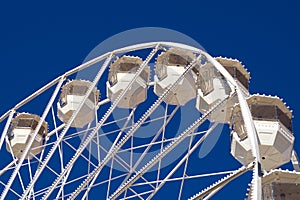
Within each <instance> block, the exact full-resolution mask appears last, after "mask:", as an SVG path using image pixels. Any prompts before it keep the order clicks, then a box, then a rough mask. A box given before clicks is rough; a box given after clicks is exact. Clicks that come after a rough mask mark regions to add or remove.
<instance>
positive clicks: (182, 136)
mask: <svg viewBox="0 0 300 200" xmlns="http://www.w3.org/2000/svg"><path fill="white" fill-rule="evenodd" d="M227 100H228V97H227V98H225V99H224V100H223V101H221V102H219V103H217V104H216V105H215V106H214V107H212V108H211V109H210V110H209V111H208V112H207V113H205V114H203V115H202V116H201V117H200V118H199V119H198V120H196V121H195V122H194V123H193V124H192V125H191V126H190V127H189V128H187V129H186V130H185V131H184V132H183V133H181V134H180V135H179V136H178V137H177V138H176V140H174V141H173V142H171V143H170V144H169V145H168V146H166V147H165V148H164V150H163V151H162V152H161V153H159V154H157V155H156V156H155V157H154V158H153V159H152V160H151V161H150V162H148V163H147V164H146V165H145V166H144V167H142V168H141V169H140V170H139V171H138V172H137V173H136V174H135V175H134V176H132V177H131V178H130V179H129V180H128V181H127V182H126V183H125V184H124V185H121V186H120V187H119V188H118V189H117V190H116V191H115V192H114V193H113V194H112V195H111V196H110V198H109V199H115V198H117V197H118V196H119V195H120V194H121V193H122V192H123V191H124V189H126V188H128V187H129V186H130V185H132V184H133V183H134V182H135V181H136V180H138V179H139V178H140V177H141V175H143V174H144V173H145V172H146V171H147V170H149V169H150V168H151V167H153V166H154V165H155V164H156V163H157V162H158V161H159V160H160V159H161V158H163V157H164V156H165V155H166V154H167V153H168V152H170V151H171V150H172V149H174V148H175V147H176V146H177V145H178V144H179V143H181V142H182V141H183V140H184V139H185V138H186V137H187V135H189V134H190V133H191V132H193V131H194V130H195V129H196V128H197V127H199V126H200V125H201V124H202V123H204V122H205V121H206V120H207V119H208V117H209V115H210V114H211V113H212V112H214V111H215V110H216V109H217V108H218V107H219V106H221V105H222V104H224V103H225V102H226V101H227Z"/></svg>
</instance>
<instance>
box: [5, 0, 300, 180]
mask: <svg viewBox="0 0 300 200" xmlns="http://www.w3.org/2000/svg"><path fill="white" fill-rule="evenodd" d="M299 9H300V3H298V1H296V0H293V1H249V2H242V1H183V2H178V1H166V2H163V1H148V2H147V1H130V2H129V1H120V2H116V1H107V2H105V3H104V2H100V1H84V2H83V1H82V2H80V3H79V2H73V1H69V2H55V3H41V2H39V1H31V2H26V3H25V2H9V3H3V2H1V3H0V25H1V28H0V62H1V64H0V66H1V78H0V85H1V95H0V97H1V98H0V99H1V101H0V113H1V114H2V113H4V112H6V111H7V110H8V109H10V108H11V107H13V106H14V105H15V104H16V103H18V102H19V101H21V100H22V99H24V98H25V97H26V96H28V95H29V94H31V93H32V92H33V91H35V90H36V89H38V88H40V87H41V86H43V85H44V84H46V83H47V82H49V81H51V80H52V79H53V78H55V77H57V76H58V75H61V74H62V73H64V72H65V71H67V70H70V69H72V68H73V67H75V66H77V65H79V64H81V63H82V61H83V60H84V59H85V57H86V56H87V54H88V53H89V52H90V51H91V50H92V49H93V48H94V47H95V46H97V45H98V44H99V43H100V42H102V41H103V40H105V39H106V38H108V37H110V36H112V35H114V34H117V33H119V32H122V31H125V30H128V29H132V28H138V27H148V26H154V27H164V28H169V29H173V30H176V31H179V32H182V33H184V34H186V35H188V36H190V37H192V38H193V39H195V40H196V41H197V42H199V43H200V44H201V45H202V46H203V47H204V48H205V49H206V50H207V52H208V53H210V54H211V55H213V56H227V57H232V58H237V59H239V60H241V61H242V62H243V63H244V64H245V66H246V67H247V68H248V70H249V71H250V72H251V82H250V90H251V93H265V94H271V95H278V96H279V97H282V98H283V99H284V101H286V102H287V104H288V105H289V106H290V107H291V109H293V110H294V116H295V117H294V120H293V127H294V132H295V135H296V136H297V135H300V134H299V132H300V125H299V123H298V122H299V121H300V114H299V113H300V104H299V100H298V98H299V94H298V93H299V88H298V86H299V82H298V81H299V74H298V71H299V70H298V68H299V66H300V64H299V63H298V62H297V61H298V59H297V58H298V55H299V53H300V38H299V35H300V28H299V27H300V21H299V20H300V12H299ZM299 144H300V142H299V139H296V143H295V145H296V149H297V150H298V152H299V151H300V147H299ZM219 150H220V151H221V149H219ZM207 159H208V158H207ZM231 161H232V158H228V162H231ZM195 184H196V185H197V183H195ZM236 184H238V182H237V183H236Z"/></svg>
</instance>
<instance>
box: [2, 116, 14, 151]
mask: <svg viewBox="0 0 300 200" xmlns="http://www.w3.org/2000/svg"><path fill="white" fill-rule="evenodd" d="M14 114H15V111H14V110H11V111H10V114H9V117H8V119H7V121H6V124H5V127H4V129H3V132H2V135H1V139H0V150H1V149H2V145H3V142H4V140H5V137H6V135H7V131H8V128H9V126H10V123H11V120H12V118H13V116H14Z"/></svg>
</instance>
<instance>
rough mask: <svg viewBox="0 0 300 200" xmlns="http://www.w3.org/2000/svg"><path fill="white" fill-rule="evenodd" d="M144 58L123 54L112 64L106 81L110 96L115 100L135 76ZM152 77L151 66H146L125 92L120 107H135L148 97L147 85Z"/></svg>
mask: <svg viewBox="0 0 300 200" xmlns="http://www.w3.org/2000/svg"><path fill="white" fill-rule="evenodd" d="M142 63H143V61H142V59H141V58H139V57H133V56H122V57H121V58H119V59H117V60H116V61H115V62H114V63H113V64H111V65H110V71H109V77H108V81H107V82H106V91H107V95H108V98H109V99H110V100H111V101H112V102H115V100H116V99H117V98H118V96H119V95H120V94H121V92H122V91H123V90H124V89H125V88H126V87H127V86H128V84H129V83H130V81H131V80H132V79H133V77H134V76H135V74H136V72H137V70H138V69H139V67H140V65H141V64H142ZM149 79H150V67H149V66H146V67H145V68H144V70H143V71H142V72H141V74H140V75H139V77H138V78H137V79H136V81H135V82H134V83H133V85H132V86H131V87H130V89H129V90H127V92H126V93H125V94H124V96H123V97H122V99H121V100H120V102H119V103H118V107H120V108H133V107H135V106H137V105H138V104H140V103H142V102H144V101H145V100H146V98H147V87H148V84H149Z"/></svg>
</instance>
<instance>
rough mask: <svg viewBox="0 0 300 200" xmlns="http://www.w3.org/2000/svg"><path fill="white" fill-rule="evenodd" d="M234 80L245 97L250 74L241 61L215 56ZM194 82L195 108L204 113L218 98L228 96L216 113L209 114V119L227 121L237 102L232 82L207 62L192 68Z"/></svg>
mask: <svg viewBox="0 0 300 200" xmlns="http://www.w3.org/2000/svg"><path fill="white" fill-rule="evenodd" d="M215 60H217V61H218V62H219V63H220V64H221V65H222V66H223V67H224V68H225V69H226V70H227V71H228V72H229V74H230V75H231V76H232V77H233V78H234V79H235V80H236V82H237V84H238V85H239V87H240V88H241V89H242V91H243V94H244V96H245V97H247V96H249V91H248V87H249V79H250V74H249V73H248V72H247V70H246V69H245V68H244V66H243V65H242V63H241V62H240V61H238V60H236V59H228V58H222V57H217V58H215ZM193 72H194V76H195V77H196V83H197V86H198V90H197V100H196V108H197V109H198V110H199V111H200V112H201V113H205V112H207V111H208V110H209V109H211V108H212V107H213V106H214V105H215V104H216V103H218V102H219V101H220V100H223V99H225V98H226V97H228V96H230V98H229V100H228V101H227V103H226V105H225V106H223V107H220V109H219V112H217V113H218V114H217V115H214V114H213V115H211V116H210V120H211V121H216V122H220V123H229V120H230V115H231V110H232V107H233V105H234V104H235V103H237V102H238V99H237V95H236V94H235V93H234V88H233V86H232V84H230V83H228V82H227V81H226V80H225V78H224V77H223V76H222V75H221V74H220V72H218V71H217V70H216V69H215V67H214V66H213V65H212V64H211V63H209V62H207V63H206V64H204V65H203V66H202V67H201V68H200V69H199V66H196V67H195V68H194V69H193Z"/></svg>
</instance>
